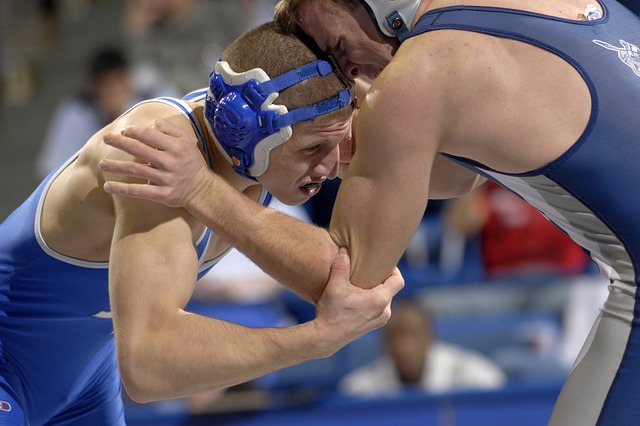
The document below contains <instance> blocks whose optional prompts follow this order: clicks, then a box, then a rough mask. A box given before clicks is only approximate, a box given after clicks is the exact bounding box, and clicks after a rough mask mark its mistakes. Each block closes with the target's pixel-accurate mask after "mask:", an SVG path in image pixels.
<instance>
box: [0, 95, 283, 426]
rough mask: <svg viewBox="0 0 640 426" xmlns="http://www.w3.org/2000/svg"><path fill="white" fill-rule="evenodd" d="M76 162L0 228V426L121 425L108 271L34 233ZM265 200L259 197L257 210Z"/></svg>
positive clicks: (182, 106) (203, 244) (176, 103)
mask: <svg viewBox="0 0 640 426" xmlns="http://www.w3.org/2000/svg"><path fill="white" fill-rule="evenodd" d="M204 93H206V91H204ZM203 96H204V95H203ZM194 97H196V96H195V95H194V96H192V97H191V99H193V98H194ZM195 100H197V99H195ZM154 101H160V102H164V103H166V104H169V105H171V106H173V107H174V108H176V109H177V110H179V111H180V112H181V113H182V114H184V115H185V116H187V117H188V118H189V119H190V120H191V122H192V124H193V125H194V129H195V131H196V134H197V136H198V139H199V140H200V142H202V143H203V145H204V146H205V147H206V144H204V139H203V136H202V131H201V128H200V125H199V122H198V120H197V118H195V116H194V114H193V111H192V110H191V108H190V107H189V106H188V105H187V104H186V103H184V102H182V101H180V100H177V99H169V98H163V99H158V100H154ZM76 158H77V154H76V155H75V156H73V157H72V158H71V159H69V160H68V161H67V162H66V163H65V164H63V165H62V166H60V167H59V168H58V169H57V170H56V171H54V172H52V173H51V174H50V175H49V176H48V177H47V178H46V179H45V180H44V182H43V183H42V184H41V185H40V186H39V187H38V188H37V189H36V190H35V192H34V193H33V194H32V195H31V196H30V197H29V198H28V199H27V200H26V201H25V202H24V204H22V205H21V206H20V207H19V208H18V209H17V210H15V211H14V212H13V214H11V216H9V217H8V218H7V219H6V220H5V221H4V222H3V223H2V224H0V425H27V424H29V425H77V426H99V425H104V426H115V425H123V424H124V411H123V405H122V400H121V397H120V389H121V382H120V378H119V375H118V371H117V367H116V359H115V342H114V339H113V324H112V321H111V313H110V308H109V294H108V266H109V265H108V263H100V262H88V261H83V260H79V259H73V258H70V257H66V256H63V255H61V254H59V253H57V252H55V251H53V250H52V249H51V248H49V247H48V246H47V244H46V242H45V241H44V240H43V238H42V235H41V233H40V217H41V213H42V205H43V202H44V198H45V196H46V194H47V190H48V189H49V187H50V185H51V183H52V182H53V181H54V180H55V179H56V177H57V176H58V174H59V173H60V172H61V171H62V170H64V169H65V168H66V167H67V166H68V165H69V164H71V163H72V162H73V161H74V160H75V159H76ZM269 200H270V196H269V194H268V193H267V192H266V191H264V190H263V192H262V196H261V199H260V202H262V203H263V204H268V202H269ZM210 236H211V232H210V231H209V230H208V229H207V230H205V232H204V233H203V235H202V237H201V238H200V239H199V240H198V242H197V249H198V256H199V260H200V261H199V265H200V267H199V270H198V277H199V278H200V277H201V276H202V275H204V273H206V272H207V270H208V269H210V268H211V267H212V266H213V265H214V264H215V263H216V262H217V261H218V260H219V259H220V258H217V259H214V260H212V261H209V262H205V261H204V260H205V259H204V256H205V253H206V251H207V246H208V244H209V240H210Z"/></svg>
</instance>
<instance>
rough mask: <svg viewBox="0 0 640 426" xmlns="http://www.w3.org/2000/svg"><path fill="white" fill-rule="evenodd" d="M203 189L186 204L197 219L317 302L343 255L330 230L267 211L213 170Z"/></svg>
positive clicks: (262, 266) (285, 283)
mask: <svg viewBox="0 0 640 426" xmlns="http://www.w3.org/2000/svg"><path fill="white" fill-rule="evenodd" d="M199 187H200V188H201V189H199V190H197V191H195V194H196V195H195V196H194V197H192V198H191V199H190V200H189V203H188V205H187V210H188V211H189V212H190V213H191V214H192V215H193V216H195V217H196V218H198V219H199V220H200V221H201V222H202V223H204V224H206V225H207V226H208V227H210V228H211V229H212V230H213V231H214V232H215V233H216V234H218V235H220V236H221V237H222V238H223V239H225V240H226V241H227V242H228V243H230V244H231V245H233V246H234V247H236V248H237V249H238V250H240V251H241V252H243V253H244V254H245V255H247V256H248V257H249V258H250V259H251V260H252V261H254V262H255V263H256V264H257V265H258V266H260V267H261V268H262V269H263V270H264V271H265V272H266V273H268V274H269V275H271V276H273V277H274V278H275V279H276V280H278V281H279V282H281V283H282V284H284V285H286V286H287V287H289V288H290V289H292V290H293V291H295V292H296V293H298V294H299V295H301V296H302V297H304V298H306V299H307V300H310V301H313V302H316V301H317V300H318V298H319V297H320V294H321V293H322V291H323V289H324V286H325V284H326V282H327V278H328V276H329V269H330V267H331V262H332V261H333V259H334V258H335V256H336V253H337V252H338V246H337V245H336V243H335V242H334V241H333V240H332V238H331V236H330V235H329V233H328V232H327V231H326V230H325V229H323V228H320V227H317V226H314V225H312V224H309V223H305V222H303V221H300V220H298V219H295V218H293V217H290V216H288V215H285V214H282V213H280V212H277V211H275V210H273V209H268V208H265V207H263V206H261V205H259V204H258V203H256V202H254V201H253V200H251V199H249V198H248V197H246V196H244V195H243V194H241V193H239V192H238V191H236V190H234V189H233V188H232V187H231V186H229V185H228V184H227V183H226V182H225V181H224V180H223V179H222V178H220V177H218V176H217V175H215V174H213V173H211V172H209V173H207V174H206V176H203V179H201V183H200V185H199ZM224 206H233V207H232V208H226V207H224Z"/></svg>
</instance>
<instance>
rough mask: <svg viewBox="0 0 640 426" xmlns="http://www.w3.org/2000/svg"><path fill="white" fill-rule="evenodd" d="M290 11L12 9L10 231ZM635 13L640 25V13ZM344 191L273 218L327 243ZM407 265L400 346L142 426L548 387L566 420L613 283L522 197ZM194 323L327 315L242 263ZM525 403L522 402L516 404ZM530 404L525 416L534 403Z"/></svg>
mask: <svg viewBox="0 0 640 426" xmlns="http://www.w3.org/2000/svg"><path fill="white" fill-rule="evenodd" d="M275 3H276V0H3V1H1V2H0V100H1V102H0V220H4V218H6V217H7V216H8V215H9V214H10V213H11V211H12V210H13V209H15V208H16V207H17V206H18V205H19V204H20V203H21V202H22V200H23V199H25V198H26V197H27V196H28V194H30V193H31V191H32V190H33V189H34V188H35V187H36V186H37V184H38V183H39V182H40V180H41V179H42V178H43V177H44V176H46V175H47V174H48V173H49V172H50V171H51V170H52V169H53V168H55V167H56V166H57V165H58V164H60V163H61V162H62V161H63V160H65V159H66V158H68V157H69V156H70V155H71V154H73V153H74V152H75V151H77V150H78V149H79V148H80V147H81V146H82V145H83V144H84V142H85V141H86V140H87V139H88V138H89V136H90V135H92V134H93V133H94V132H95V131H96V130H98V129H100V128H101V127H102V126H104V125H105V124H106V123H108V122H110V121H111V120H113V119H114V118H115V117H117V116H118V115H119V114H121V113H122V112H123V111H125V110H126V109H127V108H128V107H130V106H131V105H133V104H134V103H136V102H137V101H140V100H142V99H146V98H150V97H157V96H174V97H180V96H182V95H183V94H186V93H188V92H189V91H192V90H195V89H199V88H201V87H204V86H206V85H207V83H208V78H207V77H208V74H209V71H210V69H211V68H212V66H213V64H214V63H215V61H216V60H217V59H218V58H219V56H220V54H221V53H222V50H223V48H224V46H226V45H227V44H228V43H230V42H231V41H232V40H233V39H235V38H236V37H237V36H239V35H240V34H242V33H243V32H244V31H245V30H247V29H248V28H250V27H252V26H255V25H257V24H259V23H261V22H264V21H266V20H268V19H269V18H270V16H271V13H272V10H273V7H274V5H275ZM628 3H629V7H631V8H635V9H636V13H637V9H638V8H639V6H638V5H637V4H636V3H635V2H631V1H629V2H628ZM338 187H339V182H338V181H336V182H332V183H331V184H328V185H325V187H324V188H323V191H322V192H321V193H320V194H319V195H318V196H316V197H314V198H313V199H312V200H310V201H309V202H308V203H307V204H306V205H304V206H302V207H298V208H291V207H287V206H283V205H280V204H279V203H278V202H277V201H276V202H275V203H274V205H273V207H274V208H277V209H281V210H283V211H284V212H285V213H288V214H291V215H295V216H297V217H299V218H301V219H303V220H307V221H310V222H313V223H315V224H317V225H319V226H328V221H329V216H330V212H331V207H332V203H333V197H334V195H335V191H337V189H338ZM0 238H1V236H0ZM400 266H401V269H402V271H403V274H404V276H405V279H406V287H405V289H404V290H402V292H401V293H400V295H399V297H398V301H397V306H396V307H395V309H394V312H395V313H394V316H393V318H392V320H391V321H390V323H389V324H388V326H387V327H386V328H385V329H383V330H379V331H376V332H374V333H371V334H369V335H367V336H364V337H363V338H361V339H360V340H358V341H356V342H354V343H352V344H351V345H349V346H347V347H346V348H344V349H343V350H341V351H340V352H338V353H337V354H336V355H334V356H333V357H331V358H329V359H325V360H317V361H313V362H309V363H305V364H302V365H299V366H295V367H291V368H289V369H286V370H283V371H280V372H276V373H273V374H270V375H268V376H265V377H263V378H261V379H258V380H256V381H255V382H252V383H248V384H245V385H241V386H237V387H235V388H232V389H230V390H228V391H225V392H215V393H212V394H203V395H197V396H195V397H193V398H191V399H189V400H183V401H172V402H166V403H159V404H151V405H148V406H145V407H141V406H138V405H137V404H135V403H133V402H130V401H128V409H129V410H130V413H131V414H130V423H131V424H146V423H145V421H148V424H160V423H158V418H159V417H163V416H164V417H166V418H168V417H170V416H171V415H173V416H179V417H178V418H180V419H184V418H185V417H183V416H198V415H205V414H204V413H216V415H217V416H218V417H217V418H222V417H220V416H222V414H221V413H224V414H225V415H229V413H246V412H257V411H260V410H268V409H270V408H271V409H273V408H274V407H278V408H280V409H284V410H287V409H291V407H294V408H296V409H300V407H301V406H305V407H308V406H309V405H310V404H318V403H319V401H324V404H328V405H329V406H331V407H333V408H332V409H333V410H336V407H344V404H345V401H351V402H352V403H354V404H355V402H353V401H363V400H367V399H368V400H377V401H380V398H383V399H384V400H385V401H389V398H398V397H400V396H399V395H404V396H405V397H406V395H414V396H415V395H416V393H417V394H420V395H427V396H433V397H435V398H443V396H449V397H451V398H454V397H455V396H456V395H460V394H461V393H462V394H466V395H469V394H470V393H473V394H476V393H478V392H486V393H487V394H489V395H490V394H495V395H498V397H497V399H496V400H502V401H504V398H505V394H504V393H500V392H505V389H506V390H510V389H511V390H513V389H514V388H517V389H522V388H523V387H524V388H525V389H532V387H533V389H540V387H538V388H536V386H542V388H543V389H545V392H547V393H548V394H549V395H550V396H549V398H548V399H549V401H548V403H546V404H542V408H540V412H541V413H542V414H541V418H544V416H546V415H548V414H549V413H550V407H551V404H552V403H553V399H554V398H555V395H557V392H558V391H559V388H560V385H561V383H562V381H563V379H564V378H565V377H566V375H567V374H568V372H569V370H570V367H571V364H572V362H573V361H574V359H575V358H576V356H577V355H578V352H579V350H580V347H581V345H582V341H583V340H584V338H585V337H586V335H587V333H588V331H589V328H590V326H591V324H592V322H593V320H594V319H595V317H596V316H597V314H598V309H599V306H600V304H601V303H602V301H603V300H604V297H605V296H606V287H607V283H606V282H603V280H602V279H600V278H598V276H597V271H596V268H595V267H594V265H593V264H592V263H591V261H590V260H589V258H588V257H587V256H586V255H585V253H583V252H582V250H581V249H580V248H578V247H577V246H575V245H574V244H573V243H572V242H571V241H570V240H568V238H567V237H566V236H565V235H564V234H562V233H561V232H560V231H557V230H556V229H555V228H554V227H553V226H552V225H551V224H550V223H549V222H548V221H547V220H546V219H544V218H543V217H542V216H541V215H540V214H539V213H537V212H535V211H532V210H531V208H530V207H529V206H527V205H526V204H524V203H523V202H522V201H521V200H520V199H518V198H517V197H515V196H514V195H513V194H511V193H510V192H507V191H505V190H503V189H501V188H499V187H497V186H494V185H485V186H484V187H482V188H479V189H478V190H476V191H474V192H473V193H471V194H469V195H468V196H466V197H464V198H461V199H458V200H452V201H439V202H433V203H431V204H430V205H429V207H428V210H427V211H425V214H424V219H423V221H422V224H421V226H420V229H419V230H418V232H417V233H416V235H415V237H414V239H413V241H412V243H411V245H410V246H409V248H408V249H407V251H406V253H405V255H404V257H403V259H402V263H401V265H400ZM189 309H191V310H193V311H194V312H199V313H202V314H204V315H212V316H215V317H219V318H222V319H226V320H229V321H234V322H238V323H241V324H245V325H249V326H280V325H287V324H295V323H296V322H302V321H306V320H308V319H309V318H310V317H312V316H313V315H314V309H313V306H311V305H309V304H307V303H306V302H304V301H302V300H301V299H299V298H298V297H297V296H295V295H294V294H292V293H291V292H289V291H288V290H286V289H284V288H283V287H281V286H280V285H279V284H278V283H277V282H275V281H273V280H272V279H271V278H270V277H268V276H266V275H265V274H264V273H262V271H261V270H260V269H259V268H257V267H256V266H255V265H253V264H251V263H250V262H249V261H248V260H247V259H246V258H245V257H244V256H243V255H241V254H239V253H237V252H232V253H231V254H230V255H229V256H228V258H227V259H225V260H224V261H223V262H222V263H221V264H220V265H219V266H216V268H214V269H213V270H212V272H211V273H210V274H209V275H207V276H206V277H205V278H203V279H202V282H201V283H200V285H199V286H198V291H197V292H196V294H195V296H194V300H193V302H192V303H191V305H190V306H189ZM212 344H215V342H212ZM518 386H520V387H519V388H518ZM514 392H515V393H514ZM518 392H520V393H519V395H521V396H522V392H521V391H512V393H511V395H513V394H518ZM532 392H533V391H532ZM538 392H539V391H538ZM533 394H535V392H534V393H533ZM533 394H531V395H533ZM536 395H539V393H538V394H536ZM335 398H339V401H341V402H336V401H337V400H336V399H335ZM328 401H331V402H328ZM403 401H406V399H404V400H403ZM438 401H442V399H438ZM483 401H484V403H485V404H486V403H487V402H486V401H485V400H483ZM523 401H525V402H524V403H523V404H524V405H523V406H526V401H527V398H526V396H525V398H524V399H523ZM341 404H342V405H341ZM436 405H438V404H436ZM423 406H428V407H433V406H434V405H433V404H431V405H429V404H426V403H425V404H423ZM489 406H490V403H489ZM368 407H369V408H371V406H368ZM438 407H441V405H438ZM520 408H522V407H520ZM434 410H436V411H437V410H438V409H436V408H434ZM445 411H446V410H445ZM347 417H348V416H347ZM454 417H455V416H454ZM460 418H462V417H460V416H458V419H460ZM145 419H146V420H145ZM150 419H153V420H150ZM476 420H477V417H476ZM167 424H170V423H167ZM173 424H179V423H173ZM182 424H184V423H182ZM208 424H217V423H208ZM229 424H231V423H229ZM238 424H240V423H238ZM243 424H244V423H243ZM256 424H258V423H256ZM370 424H371V423H370ZM420 424H428V423H420ZM434 424H447V425H454V424H462V423H460V422H459V421H458V423H456V420H450V421H447V422H438V423H434ZM470 424H482V423H470ZM487 424H489V423H487ZM492 424H494V425H495V424H496V423H492ZM505 424H507V423H505ZM522 424H525V423H522ZM527 424H542V423H527Z"/></svg>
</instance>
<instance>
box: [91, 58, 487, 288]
mask: <svg viewBox="0 0 640 426" xmlns="http://www.w3.org/2000/svg"><path fill="white" fill-rule="evenodd" d="M392 66H393V64H392V65H390V66H389V67H390V68H391V67H392ZM404 74H406V73H404ZM384 75H393V72H388V73H387V72H385V73H383V75H382V76H381V77H380V78H379V79H378V81H376V83H375V84H374V86H373V89H372V91H371V92H370V93H369V94H368V96H367V99H366V100H365V101H364V102H363V107H362V111H361V114H360V117H359V119H358V128H357V134H356V139H357V141H358V147H357V151H356V154H355V156H354V159H353V161H352V164H351V166H350V168H349V171H348V173H347V174H346V176H345V179H344V180H343V183H342V185H341V189H340V191H339V194H338V199H337V202H336V206H335V209H334V213H333V219H332V223H331V230H330V233H327V231H325V230H323V229H320V228H317V227H314V226H311V225H308V224H304V223H302V222H300V221H297V220H295V219H292V218H289V217H286V216H285V215H282V214H279V213H277V212H273V211H269V210H267V209H264V208H263V207H261V206H259V205H257V204H256V203H254V202H252V201H251V200H248V199H247V198H245V197H243V196H242V195H241V194H238V193H237V192H235V191H233V190H232V188H230V187H229V186H228V185H227V184H226V183H225V182H224V181H223V180H222V179H220V178H219V177H217V176H215V175H213V174H212V173H211V172H209V171H208V170H207V169H206V168H204V167H203V165H202V164H201V163H200V164H186V165H185V164H181V163H180V161H183V160H182V159H181V157H180V155H179V154H183V153H182V152H180V153H178V152H175V153H174V154H169V155H168V156H167V155H166V154H167V153H171V152H172V147H171V146H172V143H171V141H170V140H168V139H167V138H163V135H161V134H158V133H155V134H149V133H147V134H145V133H143V132H140V131H139V130H138V129H129V130H128V131H127V134H126V135H127V136H131V137H133V138H137V139H141V140H144V141H145V142H146V143H149V144H151V145H152V146H156V147H158V148H160V151H155V150H152V149H149V148H148V147H145V146H143V145H140V144H138V145H135V143H134V142H133V141H132V140H130V139H128V138H122V137H118V136H117V135H112V137H111V138H110V139H108V140H107V142H108V143H111V144H113V145H115V146H118V147H120V148H124V149H126V150H127V151H129V152H131V153H132V154H134V155H136V156H138V157H141V158H145V159H147V160H148V161H150V162H151V163H152V164H154V166H156V167H155V168H153V169H151V168H146V169H145V170H140V169H133V168H131V169H118V168H117V166H114V165H113V164H104V165H103V166H104V167H105V168H106V169H111V170H114V171H119V172H125V173H129V174H132V175H137V176H143V177H145V178H148V179H151V180H152V181H153V182H154V183H156V186H151V185H144V186H137V187H126V188H123V187H121V186H118V185H112V184H107V186H106V187H105V189H106V190H107V191H109V192H120V193H124V194H127V195H132V196H141V197H150V198H152V199H155V200H157V201H160V202H163V203H167V204H170V205H171V204H175V205H184V206H185V207H186V208H187V209H188V210H189V211H190V212H191V213H192V214H193V215H194V216H195V217H197V218H199V219H200V220H201V221H203V222H204V223H206V224H207V225H208V226H210V227H211V228H212V229H214V230H215V231H216V232H217V233H219V234H220V235H221V236H223V238H225V239H226V240H227V241H229V242H230V243H231V244H232V245H234V246H236V247H237V248H238V249H239V250H240V251H242V252H244V253H245V254H247V255H248V256H249V257H250V258H251V259H252V260H254V261H255V262H256V263H257V264H259V265H260V266H261V267H263V268H264V269H265V270H266V271H267V272H268V273H269V274H271V275H273V276H274V277H275V278H277V279H278V280H279V281H281V282H283V283H284V284H286V285H288V286H289V287H291V288H293V289H294V290H296V291H298V292H299V293H301V294H303V295H308V296H309V298H311V299H312V300H317V297H318V295H319V294H320V293H321V291H322V288H324V284H325V282H326V278H327V275H328V270H329V265H330V262H331V259H332V258H333V256H334V255H335V253H336V251H337V247H338V246H339V245H346V246H347V247H349V249H350V251H351V254H352V262H353V263H352V266H353V269H352V281H353V282H354V283H355V284H356V285H359V286H363V287H364V286H367V285H370V284H371V283H376V282H380V281H382V280H384V278H385V277H387V276H388V275H389V274H390V273H391V271H392V269H393V267H394V266H395V265H396V263H397V261H398V259H399V258H400V256H401V255H402V253H403V251H404V249H405V247H406V244H407V243H408V241H409V239H410V238H411V236H412V235H413V233H414V232H415V229H416V227H417V225H418V223H419V221H420V220H421V218H422V215H423V213H424V209H425V207H426V203H427V199H428V197H429V195H430V194H429V190H430V184H431V182H434V184H435V183H437V184H438V185H437V186H435V185H434V189H436V188H437V191H436V192H435V193H436V194H437V195H438V196H445V195H447V193H456V194H457V193H458V192H463V191H460V187H461V186H462V187H464V188H465V190H468V189H469V188H471V187H472V186H473V185H474V184H475V183H476V181H477V176H476V175H473V174H472V173H470V172H467V171H466V170H464V169H462V168H460V167H459V166H457V165H455V164H453V163H452V162H451V161H449V160H447V159H444V158H442V157H441V156H439V155H437V152H438V149H439V140H441V139H442V138H443V136H442V135H441V132H442V131H441V130H439V127H438V126H436V125H435V123H438V122H439V120H440V118H441V117H439V116H438V115H437V111H436V108H435V107H434V105H436V104H437V102H436V100H435V99H433V98H431V99H429V101H426V100H425V98H426V97H425V96H416V92H417V93H421V92H420V91H416V90H415V85H412V84H409V85H407V84H402V82H398V81H397V80H396V79H394V78H383V76H384ZM399 75H403V73H399ZM403 86H404V87H403ZM382 99H385V101H384V102H383V101H382ZM431 101H433V102H431ZM167 132H168V133H171V132H170V129H167ZM159 169H162V170H159ZM163 170H169V172H163ZM172 170H173V171H174V172H175V171H180V170H192V171H193V172H192V174H193V175H192V176H191V177H189V178H188V179H180V182H176V181H174V180H172V179H173V178H174V175H173V174H172V173H171V171H172ZM194 170H195V171H194ZM432 172H433V179H432V180H430V177H431V176H432ZM185 182H186V183H185ZM460 182H462V183H463V184H462V185H461V184H460ZM171 190H173V192H171ZM167 194H169V195H167ZM171 194H173V196H175V197H177V199H172V198H171V197H172V195H171ZM185 194H186V195H185ZM220 206H224V207H220ZM301 283H303V288H301V287H300V285H301Z"/></svg>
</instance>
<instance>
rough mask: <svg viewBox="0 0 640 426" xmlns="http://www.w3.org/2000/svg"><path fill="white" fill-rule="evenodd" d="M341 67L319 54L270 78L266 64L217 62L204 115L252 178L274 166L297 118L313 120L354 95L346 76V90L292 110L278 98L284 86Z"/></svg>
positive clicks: (230, 157) (222, 145)
mask: <svg viewBox="0 0 640 426" xmlns="http://www.w3.org/2000/svg"><path fill="white" fill-rule="evenodd" d="M335 69H336V67H335V65H334V64H333V63H332V62H330V61H326V60H319V61H315V62H311V63H309V64H306V65H303V66H301V67H299V68H296V69H294V70H291V71H288V72H286V73H284V74H282V75H279V76H278V77H275V78H273V79H270V78H269V76H268V75H267V73H266V72H265V71H264V70H262V69H260V68H255V69H252V70H249V71H246V72H243V73H236V72H234V71H233V70H232V69H231V67H230V66H229V64H228V63H227V62H223V61H219V62H218V63H217V64H216V66H215V68H214V70H213V71H212V72H211V75H210V76H209V91H208V92H207V97H206V100H205V109H204V115H205V117H206V124H207V127H208V128H209V130H210V131H211V132H212V133H213V135H214V140H215V141H216V144H217V145H218V147H219V148H221V150H222V152H223V153H224V154H225V156H226V157H227V159H228V160H229V161H230V162H231V164H232V165H233V168H234V170H235V171H236V172H237V173H239V174H240V175H242V176H245V177H248V178H252V179H253V178H255V177H256V176H260V175H261V174H263V173H264V172H265V170H267V167H268V166H269V153H270V152H271V150H272V149H273V148H275V147H277V146H278V145H280V144H282V143H284V142H286V141H287V140H289V138H290V137H291V135H292V133H293V131H292V129H291V125H292V124H294V123H298V122H301V121H308V120H313V119H315V118H316V117H318V116H320V115H323V114H327V113H329V112H331V111H335V110H338V109H340V108H342V107H344V106H346V105H348V104H349V103H350V102H351V101H352V99H353V97H352V92H351V87H350V84H349V83H347V82H346V80H345V87H346V88H345V90H342V91H340V92H339V93H338V94H337V95H336V96H334V97H332V98H329V99H326V100H324V101H321V102H318V103H315V104H313V105H308V106H305V107H302V108H298V109H295V110H293V111H288V110H287V107H285V106H284V105H276V104H274V103H273V102H274V101H275V99H276V98H277V97H278V95H279V93H278V92H279V91H280V90H284V89H286V88H288V87H291V86H293V85H295V84H298V83H300V82H302V81H304V80H306V79H309V78H311V77H314V76H321V77H324V76H326V75H327V74H330V73H332V72H333V71H334V70H335Z"/></svg>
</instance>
